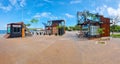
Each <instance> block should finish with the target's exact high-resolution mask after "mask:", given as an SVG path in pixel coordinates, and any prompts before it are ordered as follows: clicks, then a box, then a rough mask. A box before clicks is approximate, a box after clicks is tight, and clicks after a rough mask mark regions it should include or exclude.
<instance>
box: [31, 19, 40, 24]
mask: <svg viewBox="0 0 120 64" xmlns="http://www.w3.org/2000/svg"><path fill="white" fill-rule="evenodd" d="M38 21H39V20H38V19H35V18H33V19H32V20H31V21H30V22H31V23H38Z"/></svg>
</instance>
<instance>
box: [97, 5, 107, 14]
mask: <svg viewBox="0 0 120 64" xmlns="http://www.w3.org/2000/svg"><path fill="white" fill-rule="evenodd" d="M106 9H107V6H106V5H103V6H101V7H97V8H96V10H95V11H96V12H99V14H101V15H103V14H104V12H105V11H106Z"/></svg>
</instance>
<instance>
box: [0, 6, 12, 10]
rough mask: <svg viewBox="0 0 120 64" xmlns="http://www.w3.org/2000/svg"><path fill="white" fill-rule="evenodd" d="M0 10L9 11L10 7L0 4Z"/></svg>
mask: <svg viewBox="0 0 120 64" xmlns="http://www.w3.org/2000/svg"><path fill="white" fill-rule="evenodd" d="M0 9H2V10H4V11H10V10H11V9H12V6H11V5H8V6H3V5H2V4H0Z"/></svg>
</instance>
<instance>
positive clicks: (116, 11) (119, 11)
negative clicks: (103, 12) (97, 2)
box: [107, 4, 120, 16]
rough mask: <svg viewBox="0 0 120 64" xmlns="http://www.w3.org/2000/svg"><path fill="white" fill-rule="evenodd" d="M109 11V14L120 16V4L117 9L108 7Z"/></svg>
mask: <svg viewBox="0 0 120 64" xmlns="http://www.w3.org/2000/svg"><path fill="white" fill-rule="evenodd" d="M107 12H108V15H109V16H120V4H119V5H118V8H117V9H115V8H112V7H108V8H107Z"/></svg>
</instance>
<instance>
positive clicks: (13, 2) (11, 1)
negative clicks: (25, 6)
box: [9, 0, 17, 6]
mask: <svg viewBox="0 0 120 64" xmlns="http://www.w3.org/2000/svg"><path fill="white" fill-rule="evenodd" d="M9 2H10V3H11V4H12V5H13V6H14V5H15V4H16V3H17V0H9Z"/></svg>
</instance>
